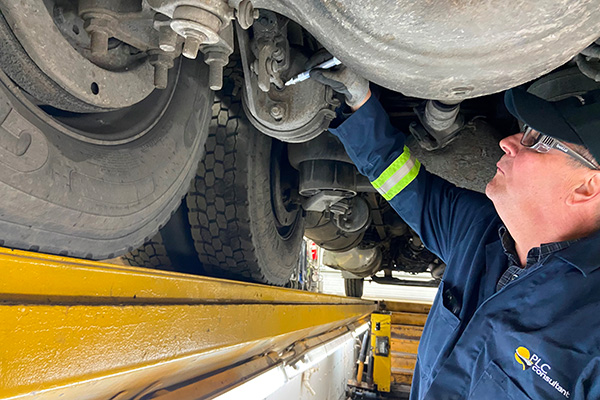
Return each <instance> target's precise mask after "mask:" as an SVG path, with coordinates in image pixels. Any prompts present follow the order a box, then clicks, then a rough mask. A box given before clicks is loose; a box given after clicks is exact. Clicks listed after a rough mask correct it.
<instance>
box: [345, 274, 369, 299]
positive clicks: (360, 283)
mask: <svg viewBox="0 0 600 400" xmlns="http://www.w3.org/2000/svg"><path fill="white" fill-rule="evenodd" d="M364 283H365V282H364V280H363V279H351V278H344V291H345V292H346V296H348V297H358V298H361V297H362V295H363V288H364Z"/></svg>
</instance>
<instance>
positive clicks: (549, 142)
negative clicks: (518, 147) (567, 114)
mask: <svg viewBox="0 0 600 400" xmlns="http://www.w3.org/2000/svg"><path fill="white" fill-rule="evenodd" d="M521 144H522V145H523V146H525V147H529V148H531V149H533V150H535V151H537V152H539V153H547V152H549V151H550V150H552V149H556V150H560V151H562V152H563V153H565V154H567V155H568V156H570V157H573V158H574V159H576V160H577V161H579V162H581V163H582V164H584V165H585V166H586V167H589V168H591V169H598V168H596V166H595V165H594V164H593V163H592V162H591V161H589V160H588V159H587V158H585V157H584V156H582V155H581V154H579V153H578V152H576V151H575V150H571V149H570V148H568V147H567V146H565V145H564V144H563V143H562V142H561V141H559V140H557V139H554V138H553V137H551V136H548V135H544V134H543V133H541V132H538V131H536V130H535V129H532V128H531V127H530V126H527V125H525V126H524V127H523V137H522V138H521Z"/></svg>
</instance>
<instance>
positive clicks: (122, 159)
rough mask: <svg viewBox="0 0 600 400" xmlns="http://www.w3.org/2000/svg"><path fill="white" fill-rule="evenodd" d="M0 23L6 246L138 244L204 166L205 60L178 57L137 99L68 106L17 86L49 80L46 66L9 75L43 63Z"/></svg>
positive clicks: (1, 230)
mask: <svg viewBox="0 0 600 400" xmlns="http://www.w3.org/2000/svg"><path fill="white" fill-rule="evenodd" d="M0 23H1V24H2V26H0V44H1V46H2V47H1V48H2V51H1V53H2V56H1V57H0V199H1V200H0V246H6V247H13V248H19V249H24V250H33V251H39V252H44V253H52V254H61V255H70V256H76V257H83V258H91V259H106V258H113V257H116V256H118V255H121V254H123V253H125V252H127V251H131V250H133V249H134V248H135V247H137V246H139V245H141V244H142V243H143V242H144V241H145V240H148V239H149V238H150V237H152V236H153V235H154V234H155V233H156V232H157V231H158V229H159V228H160V227H161V226H163V225H164V224H165V223H166V222H167V220H168V219H169V217H170V215H171V213H172V212H173V211H174V210H175V209H176V208H177V206H178V205H179V203H180V201H181V198H182V197H183V196H184V195H185V193H186V191H187V189H188V187H189V184H190V181H191V180H192V178H193V176H194V173H195V171H196V167H197V164H198V161H199V160H200V158H201V155H202V151H203V146H204V142H205V139H206V135H207V129H206V128H207V124H208V121H209V119H210V113H209V110H210V105H211V104H212V92H211V91H210V89H209V87H208V69H207V67H206V65H205V64H204V63H202V62H194V61H187V60H184V61H181V62H177V63H176V66H175V67H174V68H173V69H172V70H171V72H170V73H169V85H168V87H167V89H165V90H154V91H153V92H152V93H151V94H150V95H149V96H148V97H146V98H145V99H144V100H142V101H140V102H139V103H137V104H135V105H133V106H130V107H127V108H123V109H119V110H112V111H106V112H101V113H93V112H88V113H82V114H78V113H73V112H66V111H64V110H58V109H56V108H54V107H48V106H44V105H41V106H40V105H38V104H39V103H40V101H39V100H38V101H36V100H34V99H33V98H35V97H36V93H35V92H34V93H26V92H25V90H24V89H23V86H18V85H17V84H15V81H23V79H25V78H28V77H31V79H32V80H37V81H38V83H39V82H41V80H43V79H48V77H47V76H46V77H43V76H42V75H43V73H42V72H41V71H38V73H37V75H35V74H33V73H32V74H25V75H23V74H22V75H21V76H19V79H16V78H15V79H11V77H9V75H10V74H11V73H13V74H14V73H15V71H27V70H34V69H35V68H36V66H35V63H34V62H33V61H32V60H31V59H29V58H28V56H27V53H26V52H25V51H24V49H23V48H22V47H20V45H19V42H18V41H16V39H15V38H14V36H11V34H12V32H11V31H10V28H8V26H7V25H6V23H5V21H0ZM9 52H10V54H9ZM16 64H18V65H16ZM34 75H35V76H34ZM29 87H30V88H31V87H41V86H40V85H39V84H38V85H30V86H29ZM53 90H60V87H59V86H58V85H54V86H53ZM40 98H43V96H41V95H40ZM42 104H43V103H42Z"/></svg>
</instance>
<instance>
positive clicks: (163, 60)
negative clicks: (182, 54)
mask: <svg viewBox="0 0 600 400" xmlns="http://www.w3.org/2000/svg"><path fill="white" fill-rule="evenodd" d="M148 55H149V62H150V64H151V65H153V66H154V86H155V87H156V88H157V89H166V88H167V85H168V83H169V70H170V69H171V68H173V65H174V64H175V63H174V61H173V60H174V56H175V52H171V53H167V52H165V51H162V50H152V51H150V52H148Z"/></svg>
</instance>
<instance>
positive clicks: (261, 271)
mask: <svg viewBox="0 0 600 400" xmlns="http://www.w3.org/2000/svg"><path fill="white" fill-rule="evenodd" d="M225 73H226V74H228V75H229V74H232V73H235V72H234V70H233V69H232V68H228V69H227V70H226V71H225ZM239 81H240V80H239V79H229V80H228V83H227V84H226V86H225V87H224V89H223V90H222V91H221V92H219V93H218V94H217V97H218V99H217V100H216V101H215V103H214V105H213V115H212V119H211V122H210V133H209V137H208V139H207V141H206V149H205V152H206V156H205V157H204V159H203V160H202V161H201V162H200V165H199V168H198V173H197V175H196V179H195V180H194V182H193V184H192V188H191V189H190V192H189V193H188V195H187V198H186V201H187V207H188V209H189V214H188V215H189V221H190V225H191V233H192V237H193V238H194V243H195V247H196V250H197V252H198V256H199V259H200V261H201V262H202V264H203V266H204V268H205V270H206V272H207V273H209V274H212V275H216V276H222V277H227V278H236V279H242V280H249V281H254V282H260V283H267V284H272V285H284V284H285V283H287V282H288V280H289V278H290V276H291V274H292V271H293V269H294V268H295V267H296V266H297V264H298V262H299V259H298V256H299V254H300V248H301V247H302V236H303V232H304V228H303V225H304V220H303V216H302V210H301V209H300V208H299V207H297V206H294V205H293V204H292V203H291V202H290V201H289V200H290V198H289V190H288V189H289V188H285V190H288V193H287V194H282V193H281V191H282V190H284V188H283V186H285V185H281V184H280V183H281V180H283V179H286V178H289V177H290V174H293V173H294V172H293V170H292V168H291V167H290V166H289V164H288V161H287V153H286V147H285V146H284V145H283V144H282V143H281V142H278V141H276V140H275V139H272V138H271V137H269V136H266V135H264V134H262V133H260V132H258V131H257V130H256V129H255V128H254V127H253V126H252V125H251V124H250V123H249V121H248V119H247V118H246V116H245V115H244V112H243V110H242V104H241V99H240V97H239V96H238V95H237V92H239V87H237V86H236V85H235V84H236V82H239ZM234 93H235V94H234ZM288 167H289V168H288ZM282 196H286V198H285V199H284V198H282Z"/></svg>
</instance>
